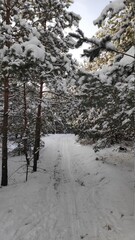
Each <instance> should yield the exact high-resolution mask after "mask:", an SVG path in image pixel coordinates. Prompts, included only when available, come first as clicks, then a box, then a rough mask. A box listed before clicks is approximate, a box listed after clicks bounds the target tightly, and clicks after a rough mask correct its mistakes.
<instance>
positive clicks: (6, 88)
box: [1, 77, 9, 186]
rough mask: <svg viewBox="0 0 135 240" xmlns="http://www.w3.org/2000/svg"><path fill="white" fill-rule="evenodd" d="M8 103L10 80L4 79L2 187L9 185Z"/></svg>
mask: <svg viewBox="0 0 135 240" xmlns="http://www.w3.org/2000/svg"><path fill="white" fill-rule="evenodd" d="M8 101H9V83H8V78H6V77H5V79H4V113H3V124H2V178H1V186H7V185H8V148H7V138H8Z"/></svg>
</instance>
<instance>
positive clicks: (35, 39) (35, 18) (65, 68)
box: [0, 0, 80, 186]
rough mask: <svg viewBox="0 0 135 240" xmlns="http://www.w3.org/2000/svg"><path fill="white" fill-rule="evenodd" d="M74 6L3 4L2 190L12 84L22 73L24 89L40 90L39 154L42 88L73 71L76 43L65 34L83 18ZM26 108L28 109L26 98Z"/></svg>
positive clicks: (58, 2) (0, 61)
mask: <svg viewBox="0 0 135 240" xmlns="http://www.w3.org/2000/svg"><path fill="white" fill-rule="evenodd" d="M71 2H72V1H68V0H64V1H61V0H56V1H52V0H47V1H36V0H34V1H27V0H22V1H16V0H6V1H4V0H0V14H1V17H0V64H1V69H0V75H1V79H2V87H3V88H2V89H3V90H2V91H3V103H4V108H3V121H2V122H3V123H2V180H1V185H2V186H6V185H7V184H8V164H7V160H8V150H7V139H8V128H9V124H8V121H9V111H10V105H11V104H10V102H9V100H10V99H9V95H10V89H12V82H15V81H17V80H18V76H19V73H23V75H22V77H21V79H19V82H20V83H21V82H22V83H23V84H22V86H23V88H25V87H26V85H25V83H27V82H29V81H31V82H33V81H34V82H35V83H37V85H39V87H40V91H39V98H38V106H37V118H36V119H37V121H38V123H37V126H38V128H40V129H37V128H36V131H35V147H34V149H35V150H34V154H36V153H37V151H38V150H39V145H40V143H39V142H40V131H41V126H40V122H41V120H40V118H41V100H42V90H43V86H47V87H51V86H52V85H53V81H52V80H53V78H54V76H59V75H60V74H61V73H65V77H67V74H68V72H69V71H70V69H72V67H70V66H71V65H72V60H71V58H70V57H69V56H68V50H69V48H73V47H74V42H73V40H72V38H71V37H70V36H68V35H66V34H65V33H64V29H66V28H69V27H71V26H72V25H75V26H77V25H78V22H79V20H80V17H79V16H78V15H76V14H74V13H73V12H68V11H67V9H68V7H69V5H70V3H71ZM29 72H30V73H31V76H34V80H31V79H32V77H30V78H26V77H25V76H27V75H28V73H29ZM32 72H33V73H32ZM20 76H21V74H20ZM63 76H64V74H63ZM51 81H52V82H51ZM58 81H59V79H58ZM24 92H25V91H24ZM18 94H19V92H18ZM24 95H25V93H24ZM24 106H25V107H26V108H27V106H26V102H25V98H24ZM25 110H26V109H25ZM26 112H27V111H25V112H24V115H23V119H22V120H24V125H25V128H27V127H26V125H27V116H26ZM25 137H27V136H25ZM36 159H37V156H36Z"/></svg>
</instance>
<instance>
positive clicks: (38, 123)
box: [33, 80, 43, 172]
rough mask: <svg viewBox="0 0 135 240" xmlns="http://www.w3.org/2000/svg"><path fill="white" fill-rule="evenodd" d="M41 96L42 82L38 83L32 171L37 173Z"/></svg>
mask: <svg viewBox="0 0 135 240" xmlns="http://www.w3.org/2000/svg"><path fill="white" fill-rule="evenodd" d="M42 95H43V81H42V80H41V81H40V92H39V101H40V102H39V105H38V111H37V117H36V129H35V143H34V163H33V171H34V172H36V171H37V161H38V159H39V149H40V135H41V100H42Z"/></svg>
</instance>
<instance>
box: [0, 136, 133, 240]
mask: <svg viewBox="0 0 135 240" xmlns="http://www.w3.org/2000/svg"><path fill="white" fill-rule="evenodd" d="M43 140H44V141H45V147H44V148H43V149H42V150H41V152H40V160H39V163H38V167H39V168H38V172H37V173H29V179H28V182H27V183H26V182H24V179H25V175H24V169H20V170H18V171H17V172H16V173H15V174H13V175H12V173H13V172H14V171H15V170H16V169H17V168H18V167H19V166H21V165H22V164H24V163H25V162H23V161H24V159H23V157H10V158H9V175H10V176H11V175H12V176H11V177H10V179H9V186H8V187H3V188H0V240H79V239H85V240H134V239H135V216H134V210H135V209H134V182H133V181H134V178H133V176H134V154H133V152H132V151H129V150H128V151H127V152H118V151H117V148H116V147H113V148H108V149H103V150H101V151H100V152H98V153H95V152H94V151H93V148H92V146H90V145H87V146H84V145H80V144H79V143H78V142H77V141H76V137H75V136H74V135H72V134H65V135H64V134H55V135H49V136H46V137H44V138H43ZM97 157H98V161H96V160H95V159H96V158H97Z"/></svg>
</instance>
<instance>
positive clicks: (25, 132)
mask: <svg viewBox="0 0 135 240" xmlns="http://www.w3.org/2000/svg"><path fill="white" fill-rule="evenodd" d="M23 101H24V136H23V144H24V155H25V158H26V182H27V180H28V170H29V164H30V163H29V157H28V138H27V137H28V136H27V127H28V119H27V102H26V83H24V84H23Z"/></svg>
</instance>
